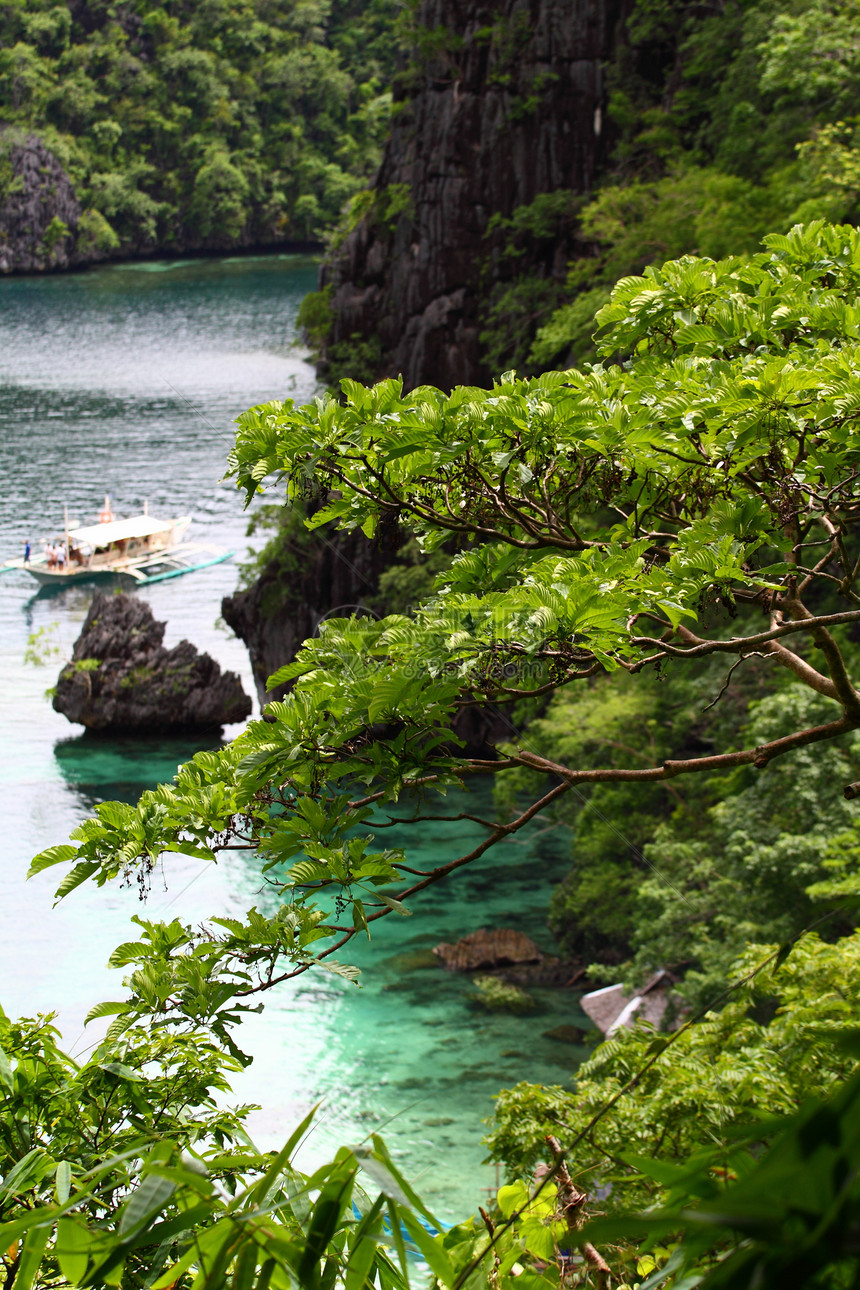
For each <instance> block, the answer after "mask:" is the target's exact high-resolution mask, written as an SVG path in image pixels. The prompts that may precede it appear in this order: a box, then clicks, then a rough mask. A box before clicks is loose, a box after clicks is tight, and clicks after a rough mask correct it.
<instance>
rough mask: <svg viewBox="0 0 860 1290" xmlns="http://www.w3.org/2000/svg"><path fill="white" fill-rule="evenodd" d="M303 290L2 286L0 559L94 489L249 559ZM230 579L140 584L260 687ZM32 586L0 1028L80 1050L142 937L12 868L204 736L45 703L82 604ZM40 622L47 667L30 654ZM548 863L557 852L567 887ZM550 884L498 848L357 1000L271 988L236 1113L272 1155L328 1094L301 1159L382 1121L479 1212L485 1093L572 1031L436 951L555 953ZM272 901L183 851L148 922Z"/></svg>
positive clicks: (4, 622)
mask: <svg viewBox="0 0 860 1290" xmlns="http://www.w3.org/2000/svg"><path fill="white" fill-rule="evenodd" d="M314 284H315V268H314V266H313V264H312V263H311V262H310V261H307V260H303V259H299V258H296V257H289V256H268V257H265V258H261V259H225V260H219V261H206V262H201V261H194V262H188V263H182V262H174V263H170V264H147V265H130V266H119V267H113V268H106V269H99V270H95V271H90V272H87V273H83V274H78V275H72V276H67V277H54V278H43V279H37V278H28V279H13V280H6V281H2V282H0V467H2V478H3V488H2V490H0V559H4V558H7V557H8V556H10V555H17V554H19V553H20V550H21V548H22V546H23V542H24V540H25V539H26V538H28V537H29V538H30V539H31V540H32V541H33V542H34V544H36V545H37V544H38V542H39V540H40V539H42V538H46V537H49V536H51V535H52V534H54V533H56V532H57V531H59V530H60V529H61V527H62V516H63V507H64V505H65V506H68V508H69V514H70V516H71V518H72V520H79V521H81V522H86V521H89V520H91V519H94V518H95V516H96V514H97V512H98V510H99V507H100V504H101V502H102V500H103V498H104V494H105V492H109V493H110V494H111V496H112V498H113V503H114V509H115V510H116V511H117V512H118V513H119V514H120V515H123V514H129V513H134V512H136V511H139V510H140V509H141V507H142V504H143V502H144V501H145V500H146V501H148V502H149V506H150V510H151V511H152V513H154V514H156V515H177V514H185V513H190V514H191V515H192V516H193V519H194V524H193V528H192V531H191V535H190V536H192V537H195V538H197V539H199V540H202V541H211V542H218V543H220V544H222V545H225V546H228V547H230V548H231V549H235V550H237V551H238V552H239V553H240V554H242V553H243V552H244V551H245V549H246V546H247V542H246V540H245V537H244V533H245V524H246V517H245V516H244V514H243V511H242V507H241V499H240V497H239V495H238V494H237V493H236V491H235V490H234V489H233V488H231V487H230V486H228V485H225V484H223V483H221V482H220V477H221V475H222V473H223V469H224V461H225V456H226V453H227V450H228V447H229V444H230V440H231V421H232V419H233V418H234V417H235V416H236V414H237V413H238V412H240V411H242V410H243V409H244V408H246V407H248V406H250V405H251V404H252V403H255V402H259V401H261V400H264V399H269V398H275V397H285V396H287V395H293V396H296V397H298V398H300V399H305V398H308V397H310V396H311V394H312V393H313V391H314V386H315V379H314V373H313V370H312V368H311V367H310V366H309V365H308V363H306V362H305V361H304V360H303V358H302V356H301V351H300V350H298V349H297V348H296V335H295V317H296V311H297V309H298V305H299V302H300V300H301V298H302V296H303V295H304V294H305V293H306V292H307V291H308V290H311V289H312V288H313V286H314ZM236 581H237V570H236V567H235V565H234V564H232V563H227V564H221V565H217V566H214V567H212V568H209V569H206V570H203V571H200V572H198V573H195V574H191V575H189V576H188V577H185V578H181V579H176V580H174V581H169V582H165V583H161V584H157V585H155V586H153V587H151V588H149V589H146V590H143V591H140V592H138V593H137V594H139V595H141V596H144V597H146V599H147V600H149V602H150V603H151V605H152V608H153V610H154V612H155V614H156V616H157V617H158V618H161V619H164V620H166V621H167V624H168V628H167V637H166V639H167V643H168V644H172V643H175V642H176V641H178V640H180V639H182V638H183V637H187V638H188V639H190V640H191V641H193V642H194V643H195V644H196V645H197V646H198V647H199V648H201V649H205V650H208V651H209V653H211V654H212V655H213V656H214V657H215V658H217V659H218V661H219V662H220V663H221V664H222V666H224V667H228V668H231V669H233V670H235V671H238V672H239V673H240V674H241V675H242V677H243V680H244V682H245V687H246V689H247V690H248V692H249V693H253V686H252V682H251V674H250V667H249V665H248V660H247V655H246V653H245V650H244V647H243V646H242V645H241V643H240V642H239V641H237V640H236V639H235V638H233V637H232V636H231V634H230V633H229V632H228V631H227V630H226V629H225V628H224V627H223V625H222V624H220V623H219V608H220V602H221V597H222V596H223V595H225V594H227V593H229V592H231V591H233V590H234V588H235V586H236ZM35 586H36V584H35V583H34V582H32V580H30V579H29V578H28V577H27V575H24V574H18V573H14V574H6V575H3V576H2V577H0V711H2V742H0V818H2V821H3V842H2V848H0V875H2V891H3V899H2V901H0V1004H2V1007H3V1008H4V1010H5V1011H6V1012H7V1013H8V1014H12V1015H15V1014H17V1015H33V1014H34V1013H36V1012H46V1011H56V1012H57V1013H58V1016H59V1025H60V1026H61V1029H62V1031H63V1034H64V1038H65V1041H66V1044H67V1046H68V1047H69V1048H70V1049H72V1050H73V1051H75V1052H79V1053H80V1052H83V1051H84V1050H85V1049H86V1047H87V1046H88V1045H89V1044H90V1043H92V1041H93V1036H92V1035H91V1034H90V1033H89V1032H84V1031H83V1025H82V1022H83V1018H84V1016H85V1015H86V1013H87V1011H88V1010H89V1009H90V1007H91V1006H92V1005H93V1004H94V1003H97V1002H99V1001H100V1000H102V999H109V998H118V997H120V995H121V980H120V974H119V973H117V972H112V971H110V970H109V969H108V968H107V967H106V962H107V958H108V956H109V953H110V951H111V949H112V948H113V947H114V945H116V944H118V943H119V942H120V941H123V940H128V939H131V938H132V937H133V936H134V935H135V933H136V928H135V927H134V925H133V924H130V923H129V919H130V918H131V916H132V915H133V914H134V913H136V912H139V911H140V906H139V903H138V898H137V893H136V891H131V890H123V889H121V888H119V887H114V888H112V889H108V890H104V889H103V890H101V891H97V890H96V889H92V890H90V889H87V888H83V889H79V890H78V891H77V892H76V893H74V894H73V896H71V897H70V898H69V899H68V900H66V901H65V902H64V903H63V904H62V905H61V906H58V907H57V908H53V907H52V900H51V893H52V890H53V886H54V885H55V883H56V879H55V878H54V877H52V875H51V874H50V873H48V874H43V875H40V876H39V877H38V878H36V879H33V880H32V881H30V882H25V880H24V874H25V872H26V869H27V865H28V863H29V860H30V858H31V857H32V856H33V855H34V854H35V853H36V852H37V851H39V850H41V849H43V848H44V847H46V846H49V845H51V844H53V843H56V842H61V841H64V840H65V839H66V837H67V836H68V834H69V832H70V830H71V829H72V828H74V827H75V825H76V823H77V822H78V821H79V820H80V819H81V818H83V817H84V816H85V815H87V814H88V813H89V812H90V811H91V809H92V806H93V804H94V803H95V802H97V801H100V800H103V799H106V798H116V797H121V798H125V799H126V800H134V798H135V797H136V795H137V794H138V793H139V792H140V791H141V790H142V789H143V788H145V787H148V786H150V785H152V784H154V783H157V782H158V781H159V780H162V779H169V778H170V776H171V775H172V774H173V772H174V770H175V767H176V765H177V763H178V762H180V761H182V760H183V759H184V758H186V757H187V756H189V755H190V753H191V752H192V751H193V750H194V745H193V744H189V743H187V742H185V743H183V742H182V741H169V740H168V741H140V740H129V739H113V740H106V739H92V738H89V737H88V736H86V735H84V734H83V733H81V731H80V730H79V729H78V728H76V727H73V726H70V725H69V724H68V723H67V722H66V720H65V719H64V718H63V717H62V716H59V715H58V714H57V713H55V712H53V710H52V709H51V706H50V703H49V702H48V700H47V699H46V698H45V693H44V692H45V690H46V688H48V687H49V686H51V685H52V684H53V683H54V681H55V679H56V674H57V672H58V671H59V668H60V666H61V664H62V661H63V659H64V657H67V656H68V654H69V653H70V651H71V648H72V645H73V643H74V640H75V637H76V636H77V634H78V632H79V630H80V626H81V623H82V620H83V618H84V615H85V614H86V610H87V606H88V603H89V599H90V596H91V594H92V592H91V590H90V589H87V588H86V587H79V588H69V589H68V590H66V591H61V592H59V593H53V594H52V593H47V594H46V593H45V592H42V593H40V594H36V591H35ZM35 633H39V637H38V639H39V649H40V651H41V655H42V657H43V658H44V659H45V661H44V662H43V663H42V664H41V665H34V664H32V663H27V662H25V653H26V651H27V646H28V641H29V640H30V639H31V638H32V637H33V635H34V634H35ZM230 733H231V731H229V730H228V732H227V734H228V735H229V734H230ZM232 733H235V731H234V732H232ZM467 834H468V828H465V829H464V827H463V825H462V824H456V825H450V824H433V825H425V826H424V831H423V832H422V833H421V834H420V835H419V836H418V837H417V839H416V838H414V836H411V835H410V839H409V840H410V844H411V845H413V848H414V849H413V855H414V857H415V859H416V861H417V864H418V867H420V868H424V867H426V865H427V864H432V863H438V862H439V861H440V860H441V859H443V858H445V857H448V856H450V855H451V854H452V853H453V848H455V847H457V848H459V847H461V846H462V845H463V844H464V841H465V840H466V838H467ZM387 837H388V839H390V840H391V841H393V838H392V837H391V834H390V833H389V834H388V835H387ZM238 855H239V857H241V853H238ZM563 868H564V862H563V858H562V857H561V856H560V857H559V861H558V869H559V874H558V876H560V871H562V870H563ZM536 872H537V873H539V875H540V882H541V883H542V884H544V885H542V886H540V885H539V884H538V881H537V879H536V877H535V873H536ZM552 876H553V875H552V873H551V872H549V871H548V866H547V861H546V860H545V859H542V860H541V861H540V862H539V863H538V862H536V861H535V859H534V857H533V855H532V853H531V851H530V849H529V846H528V845H522V844H519V843H511V844H509V846H508V847H507V849H506V850H504V851H501V852H499V854H498V855H497V856H496V857H495V858H494V859H493V860H492V861H491V862H490V861H488V862H485V865H484V868H483V869H482V870H481V871H480V872H472V873H470V872H466V873H463V874H461V875H460V876H459V877H458V878H457V879H456V881H454V882H453V883H451V884H450V885H449V886H448V887H446V888H445V889H444V890H442V889H439V890H436V891H433V890H431V891H429V892H427V893H424V898H423V900H422V901H421V902H420V903H419V905H418V907H417V909H416V913H415V915H414V916H413V917H412V918H409V919H402V918H397V917H394V916H392V918H390V919H388V920H386V922H385V923H384V924H383V925H380V926H379V930H378V931H377V932H375V934H374V941H373V945H372V946H371V947H366V946H365V947H358V949H357V950H356V952H355V956H354V957H358V958H359V959H360V961H361V964H362V967H363V969H364V971H363V977H362V981H363V984H362V988H361V989H357V988H355V987H350V986H346V985H344V984H343V983H341V982H339V981H336V980H333V979H329V978H327V977H326V976H325V974H320V975H319V976H318V977H311V976H308V977H305V978H302V979H301V980H300V982H299V983H298V985H297V986H294V987H292V988H290V987H285V988H284V989H283V991H282V992H281V993H275V994H274V995H273V996H272V997H270V998H269V999H268V1001H267V1006H266V1010H265V1012H264V1014H263V1015H261V1016H255V1017H253V1018H251V1020H250V1021H249V1022H248V1023H247V1025H246V1026H245V1027H244V1029H243V1034H242V1043H243V1046H244V1047H245V1048H246V1049H247V1050H248V1051H250V1052H252V1053H253V1056H254V1062H253V1064H252V1066H251V1067H250V1068H249V1070H248V1071H247V1073H246V1074H245V1075H243V1076H242V1077H241V1079H239V1080H238V1081H237V1083H236V1095H237V1099H239V1100H242V1101H253V1102H259V1103H261V1104H262V1108H263V1109H262V1110H261V1111H259V1112H257V1113H255V1116H254V1120H253V1129H254V1132H255V1135H256V1136H257V1138H258V1140H259V1141H260V1142H261V1143H263V1144H265V1145H274V1144H275V1143H276V1142H277V1141H278V1139H283V1137H285V1136H286V1135H287V1134H288V1133H289V1132H290V1130H291V1129H292V1127H293V1126H294V1125H295V1123H296V1120H297V1119H298V1118H299V1117H300V1116H302V1115H303V1114H304V1113H305V1112H306V1111H307V1109H308V1108H309V1106H311V1105H312V1104H313V1103H314V1102H316V1101H318V1100H320V1099H322V1108H321V1111H320V1113H319V1127H318V1129H317V1130H316V1131H315V1133H314V1134H312V1136H311V1138H310V1139H309V1141H308V1143H307V1145H306V1147H305V1149H304V1150H305V1159H304V1162H303V1163H305V1164H306V1165H311V1164H312V1163H313V1162H314V1161H315V1160H319V1159H320V1158H321V1157H322V1155H323V1153H324V1152H326V1151H327V1150H328V1149H330V1148H331V1146H332V1145H335V1144H337V1143H339V1142H343V1141H355V1140H357V1139H358V1138H361V1137H363V1136H364V1135H365V1134H367V1133H368V1132H370V1131H372V1130H375V1129H378V1128H380V1126H384V1128H383V1129H382V1131H383V1132H384V1135H385V1137H386V1139H387V1140H388V1142H389V1144H390V1146H391V1147H392V1149H393V1150H394V1152H395V1153H396V1154H397V1155H398V1156H399V1158H400V1161H401V1164H402V1167H403V1168H404V1170H405V1171H406V1172H407V1174H408V1175H409V1176H410V1177H411V1178H413V1179H414V1180H416V1181H417V1183H418V1185H419V1188H420V1189H421V1190H422V1191H423V1192H424V1194H425V1195H426V1197H427V1199H428V1201H429V1202H431V1203H432V1204H433V1205H435V1206H436V1207H437V1209H438V1211H439V1212H440V1214H442V1215H443V1216H447V1217H449V1218H453V1217H457V1216H458V1215H460V1216H462V1215H463V1214H465V1213H468V1212H471V1211H472V1210H473V1209H474V1207H475V1205H476V1204H477V1203H478V1202H480V1201H481V1200H482V1199H483V1198H484V1195H485V1190H484V1189H486V1188H487V1187H488V1186H491V1185H492V1184H493V1181H494V1171H493V1170H492V1169H490V1168H489V1167H488V1166H484V1165H482V1164H481V1159H482V1156H483V1151H482V1148H481V1145H480V1138H481V1134H482V1126H481V1120H482V1118H483V1117H486V1116H487V1115H489V1114H490V1113H491V1110H492V1095H493V1093H494V1092H495V1091H496V1090H497V1089H498V1088H500V1087H502V1086H506V1085H509V1084H511V1083H512V1082H514V1081H516V1080H520V1079H531V1080H536V1081H543V1082H553V1083H564V1082H566V1081H567V1080H568V1079H569V1077H570V1073H571V1071H572V1069H573V1067H574V1066H575V1064H576V1061H577V1060H578V1059H579V1058H580V1057H581V1055H582V1054H581V1052H580V1051H579V1050H577V1049H575V1048H572V1047H569V1046H566V1045H564V1044H560V1043H559V1042H558V1041H557V1040H553V1039H550V1038H547V1037H546V1036H545V1034H544V1032H545V1031H547V1030H549V1029H551V1028H552V1027H554V1026H557V1025H559V1024H560V1023H562V1022H573V1023H574V1024H576V1023H580V1024H584V1019H583V1018H582V1016H581V1014H580V1013H579V1012H578V1011H577V1010H576V1009H575V1005H574V1004H573V1002H572V999H571V996H570V995H569V994H566V993H561V994H557V993H553V992H550V991H544V992H538V995H539V1002H540V1005H541V1011H540V1012H539V1013H538V1014H535V1015H532V1016H529V1017H526V1018H514V1017H510V1016H507V1015H493V1014H489V1013H486V1012H481V1011H476V1010H475V1008H474V1006H473V1005H472V1003H471V1002H470V999H469V992H470V989H471V983H470V982H469V981H468V980H464V979H463V978H460V977H457V976H453V975H451V974H448V973H446V972H444V971H443V970H442V969H441V968H440V967H439V966H438V965H437V963H436V961H435V960H434V959H433V957H432V955H431V954H430V953H429V951H430V950H431V949H432V947H433V946H434V945H435V944H437V943H438V942H439V941H440V940H450V939H452V938H455V937H457V936H460V935H463V934H465V933H466V932H468V931H471V930H473V929H474V928H476V927H478V926H482V925H484V926H518V927H521V928H522V929H523V930H525V931H527V932H529V933H530V934H531V935H533V936H534V937H535V938H536V939H537V940H538V941H539V942H540V943H542V944H543V945H544V946H545V947H546V948H548V949H550V948H551V944H550V942H549V939H548V936H547V933H546V931H545V926H544V922H545V914H546V908H545V906H546V901H547V900H548V897H549V890H550V888H549V886H548V885H547V883H548V879H551V878H552ZM536 893H537V894H536ZM266 900H267V896H266V894H265V893H264V892H261V890H260V879H259V876H258V874H257V873H256V872H255V871H254V867H253V863H251V862H249V861H248V860H247V859H245V858H236V856H235V855H234V856H232V857H231V858H230V860H229V862H228V863H222V864H220V865H218V866H212V865H205V864H200V863H198V862H196V861H190V860H187V859H183V858H181V857H173V858H172V859H170V861H169V862H168V864H167V865H166V868H165V872H164V875H163V881H159V882H158V883H157V884H156V885H155V886H154V889H153V892H152V894H151V896H150V899H149V902H148V905H147V908H146V911H145V912H146V915H147V916H148V917H161V916H165V917H167V916H169V917H180V918H182V919H184V920H187V921H199V920H200V919H202V918H204V917H207V916H209V915H213V914H219V913H224V912H237V911H240V912H241V911H243V910H246V909H248V908H249V907H250V906H251V905H253V904H258V905H260V906H261V907H263V906H265V904H266Z"/></svg>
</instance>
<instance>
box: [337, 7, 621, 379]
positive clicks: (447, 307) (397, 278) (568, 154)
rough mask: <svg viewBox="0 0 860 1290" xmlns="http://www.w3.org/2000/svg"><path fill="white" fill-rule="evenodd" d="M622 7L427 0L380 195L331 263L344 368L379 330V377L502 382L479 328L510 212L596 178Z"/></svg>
mask: <svg viewBox="0 0 860 1290" xmlns="http://www.w3.org/2000/svg"><path fill="white" fill-rule="evenodd" d="M623 4H624V0H495V2H493V0H422V3H421V4H420V5H419V8H418V12H417V18H416V22H417V26H418V28H419V29H421V31H422V32H423V37H422V38H421V39H418V38H416V41H417V50H418V52H417V53H416V55H415V62H414V63H413V66H412V69H411V74H407V76H406V77H405V78H404V79H403V81H402V83H401V86H400V88H399V90H398V92H397V93H398V97H399V101H398V103H397V104H396V107H397V111H396V113H395V117H394V125H393V130H392V134H391V138H390V141H389V144H388V146H387V148H386V151H385V155H384V159H383V162H382V166H381V168H380V171H379V174H378V176H377V180H376V185H375V195H374V200H373V204H372V206H371V208H370V210H369V212H368V213H367V214H366V215H365V217H364V218H363V219H362V220H361V222H360V223H359V224H358V226H357V227H356V228H355V229H354V230H353V231H352V232H351V233H350V234H349V235H348V236H347V237H346V239H345V240H344V242H343V243H342V245H341V247H340V249H339V250H338V251H337V253H336V254H335V255H334V256H333V257H332V258H331V260H330V262H329V263H328V264H327V265H325V266H324V267H323V270H322V273H321V279H320V281H321V286H323V287H328V288H330V292H331V300H330V303H331V308H332V310H333V313H334V323H333V327H332V330H331V332H330V334H329V339H328V351H327V352H328V355H329V356H330V357H331V358H332V360H333V361H334V362H335V365H336V354H337V350H338V347H339V346H340V347H344V346H346V345H349V344H355V343H363V344H365V345H367V344H368V339H369V338H374V337H375V338H378V341H377V342H376V343H377V345H378V348H377V355H376V360H377V361H376V362H375V366H376V369H377V370H376V373H375V374H376V375H377V376H382V375H395V374H397V373H402V375H403V377H404V380H405V384H406V387H407V389H408V388H412V387H413V386H415V385H419V384H422V383H426V382H430V383H433V384H436V385H440V386H442V387H445V388H448V387H450V386H452V385H455V384H458V383H485V382H486V381H487V380H488V379H489V377H490V375H491V373H489V372H488V371H487V369H486V367H485V365H484V363H483V362H482V357H481V349H482V347H481V341H480V333H481V330H482V326H483V323H484V319H483V318H482V302H483V301H485V300H486V298H487V295H488V289H489V287H490V286H491V284H492V282H493V281H494V279H497V278H498V277H499V275H500V274H504V272H505V267H504V265H503V264H502V263H501V262H500V257H499V248H500V246H501V243H502V241H503V235H502V233H501V231H500V230H499V229H498V219H499V217H501V218H503V219H504V218H508V217H510V216H511V214H512V213H513V212H514V211H515V210H516V209H517V208H521V207H523V206H527V205H528V204H530V203H532V202H534V199H535V198H536V197H537V196H538V195H539V194H543V193H551V192H556V191H558V190H568V191H570V192H572V193H574V194H582V193H586V192H588V191H589V190H590V188H591V187H592V184H593V183H594V179H595V176H596V174H597V172H598V170H599V167H600V165H601V163H602V162H603V160H604V158H605V153H606V148H607V140H606V131H605V129H604V128H603V123H604V121H605V115H606V114H605V104H604V97H605V90H604V74H603V63H604V62H605V60H606V59H607V58H608V57H609V56H610V55H611V53H612V51H613V45H614V41H615V39H616V29H617V27H618V24H619V21H620V19H621V17H622V7H623ZM422 40H423V51H424V52H423V53H422V52H421V51H422ZM493 217H495V221H496V222H495V227H491V220H493ZM570 250H571V248H570V247H567V246H565V245H564V244H559V243H556V244H555V245H550V246H549V247H544V248H543V249H542V251H541V256H540V257H539V259H538V260H537V261H535V262H533V263H531V264H529V265H528V266H526V267H527V268H528V270H529V271H530V272H532V273H534V274H535V275H537V276H540V275H542V274H543V275H555V276H556V277H563V276H564V273H565V267H566V262H567V259H568V257H569V254H570ZM520 267H523V266H522V265H521V266H520ZM333 374H334V375H337V372H336V371H335V372H333Z"/></svg>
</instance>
